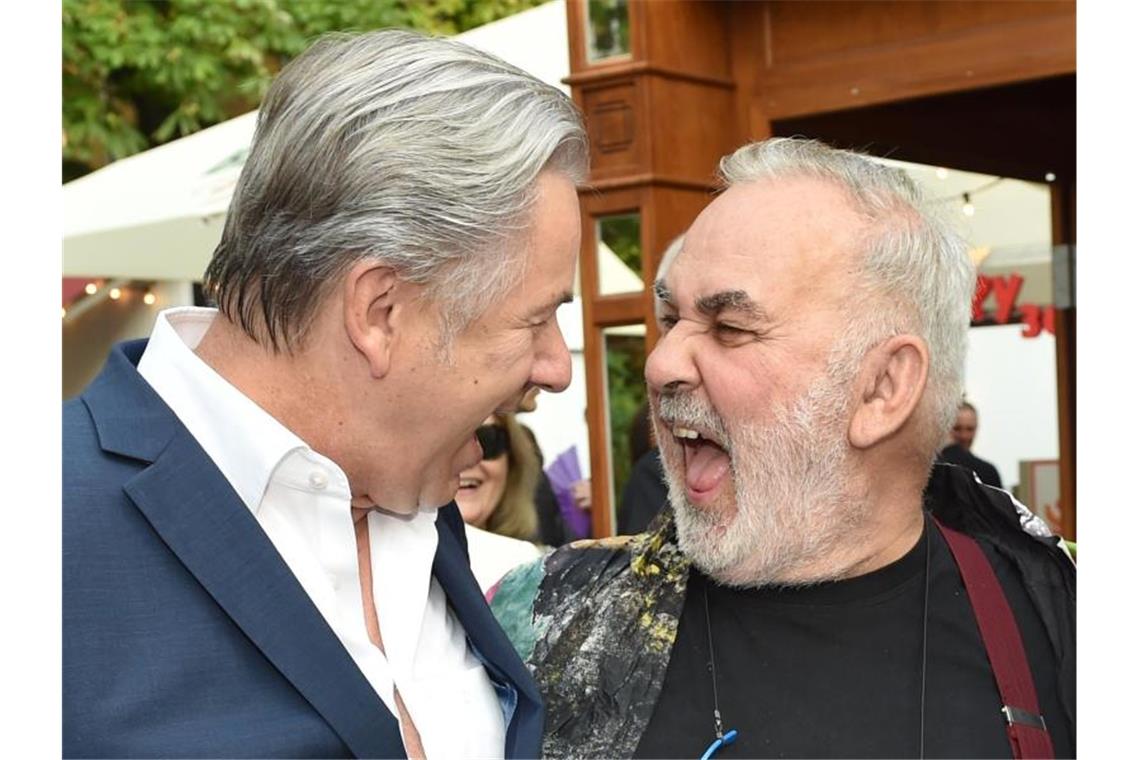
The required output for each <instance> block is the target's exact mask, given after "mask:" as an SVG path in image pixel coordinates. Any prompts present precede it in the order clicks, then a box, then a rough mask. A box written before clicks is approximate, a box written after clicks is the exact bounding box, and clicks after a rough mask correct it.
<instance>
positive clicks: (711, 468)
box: [672, 424, 731, 503]
mask: <svg viewBox="0 0 1140 760" xmlns="http://www.w3.org/2000/svg"><path fill="white" fill-rule="evenodd" d="M672 432H673V437H674V439H676V441H677V443H678V444H680V445H681V448H682V450H683V451H684V455H685V486H686V489H687V490H688V492H689V498H690V499H691V500H692V501H695V502H698V503H700V502H707V501H710V500H711V499H713V498H714V497H715V496H716V495H717V493H718V492H719V490H720V487H721V486H722V485H723V483H724V481H725V479H726V477H727V476H728V474H729V470H730V464H731V459H730V458H729V455H728V452H727V451H726V450H725V449H724V447H723V446H722V445H721V443H720V442H718V441H717V440H714V439H713V438H711V437H710V436H709V435H708V434H707V433H706V432H704V431H700V430H697V429H695V428H691V427H686V426H684V425H679V424H675V425H674V426H673V428H672Z"/></svg>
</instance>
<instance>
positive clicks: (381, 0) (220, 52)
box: [63, 0, 543, 181]
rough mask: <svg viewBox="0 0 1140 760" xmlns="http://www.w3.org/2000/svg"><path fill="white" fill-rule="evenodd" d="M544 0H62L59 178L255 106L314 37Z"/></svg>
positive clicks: (501, 10)
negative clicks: (61, 165) (325, 33)
mask: <svg viewBox="0 0 1140 760" xmlns="http://www.w3.org/2000/svg"><path fill="white" fill-rule="evenodd" d="M541 2H543V0H155V1H154V2H141V1H137V0H136V1H134V2H131V1H129V0H63V128H64V135H63V138H64V148H63V178H64V181H67V180H69V179H74V178H75V177H78V176H81V175H83V174H86V173H87V172H90V171H93V170H94V169H98V168H99V167H101V166H103V165H105V164H107V163H109V162H111V161H114V160H116V159H119V158H123V157H125V156H129V155H131V154H132V153H137V152H139V151H142V150H146V149H147V148H150V147H153V146H155V145H159V144H161V143H164V142H166V141H168V140H172V139H175V138H177V137H182V136H184V135H188V134H190V133H191V132H194V131H197V130H199V129H202V128H203V127H208V126H210V125H212V124H216V123H218V122H220V121H223V120H225V119H228V118H231V117H233V116H237V115H240V114H242V113H245V112H247V111H250V110H252V109H254V108H256V107H257V104H258V103H259V102H260V101H261V97H262V96H263V95H264V94H265V90H266V88H267V87H268V86H269V81H270V80H271V79H272V77H273V75H274V73H276V72H277V71H278V70H279V69H280V68H281V66H282V65H284V63H285V62H286V61H288V60H289V59H290V58H292V57H293V56H295V55H297V54H298V53H300V52H301V51H302V50H304V49H305V48H306V47H307V46H308V44H309V43H310V42H311V41H312V40H313V39H314V38H315V37H317V36H319V35H320V34H322V33H324V32H327V31H332V30H341V31H363V30H368V29H377V28H381V27H392V26H399V27H410V28H413V29H420V30H422V31H426V32H430V33H433V34H455V33H458V32H462V31H465V30H467V29H470V28H472V27H476V26H479V25H481V24H485V23H487V22H489V21H494V20H495V19H498V18H502V17H504V16H508V15H510V14H512V13H516V12H518V11H521V10H525V9H526V8H530V7H532V6H535V5H539V4H540V3H541Z"/></svg>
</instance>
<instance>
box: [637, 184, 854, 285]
mask: <svg viewBox="0 0 1140 760" xmlns="http://www.w3.org/2000/svg"><path fill="white" fill-rule="evenodd" d="M864 230H865V221H864V220H863V219H862V218H861V217H859V216H858V215H857V214H856V213H855V211H854V210H853V209H852V208H851V207H850V204H849V203H848V201H847V199H846V197H845V196H844V195H843V193H842V191H840V190H839V189H838V188H835V187H832V186H831V185H829V184H827V183H824V182H821V181H817V180H807V179H799V178H795V179H787V180H780V181H775V180H767V181H764V182H755V183H747V184H744V185H736V186H733V187H731V188H729V189H728V190H727V191H726V192H725V193H724V194H722V195H721V196H719V197H718V198H716V199H715V200H714V201H713V202H712V203H710V204H709V206H708V207H706V208H705V210H704V211H702V212H701V214H700V216H698V217H697V219H696V221H694V222H693V225H692V227H691V228H690V229H689V231H688V232H687V233H686V234H685V240H684V244H683V246H682V248H681V250H680V252H679V253H678V254H677V255H676V257H675V258H674V259H673V260H672V261H667V262H663V264H664V265H665V266H662V268H661V271H659V273H658V282H659V284H660V286H661V287H659V288H658V293H659V295H660V294H668V295H670V296H671V297H672V299H673V301H672V302H674V303H676V302H677V300H680V301H686V302H693V301H696V300H698V299H700V298H703V297H706V296H708V295H710V294H715V293H721V292H730V291H741V292H743V293H745V294H747V295H748V296H749V297H751V298H753V299H756V300H760V299H763V300H764V301H768V302H779V301H784V300H787V299H808V300H809V301H810V300H813V299H814V300H818V299H819V298H829V297H833V296H835V295H837V293H838V292H839V291H841V290H842V289H843V288H846V287H849V275H850V274H851V273H852V271H853V269H854V266H855V263H856V257H855V252H856V251H857V250H858V249H859V244H860V241H861V239H862V234H863V232H864Z"/></svg>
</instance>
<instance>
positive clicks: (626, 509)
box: [617, 401, 669, 536]
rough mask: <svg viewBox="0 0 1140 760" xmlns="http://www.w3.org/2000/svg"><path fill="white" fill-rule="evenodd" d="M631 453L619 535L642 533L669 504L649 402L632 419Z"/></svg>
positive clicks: (620, 510) (620, 508)
mask: <svg viewBox="0 0 1140 760" xmlns="http://www.w3.org/2000/svg"><path fill="white" fill-rule="evenodd" d="M629 451H630V458H631V459H632V460H633V467H632V468H631V469H630V472H629V480H627V481H626V483H625V488H623V489H622V492H621V506H620V507H619V509H618V515H617V533H618V535H623V536H629V535H633V534H634V533H641V532H642V531H644V530H645V529H646V528H648V527H649V524H650V523H651V522H652V521H653V518H655V517H657V515H658V514H659V513H660V512H661V509H662V508H663V507H664V506H665V503H666V502H667V501H668V498H669V493H668V491H667V490H666V487H665V471H664V470H663V469H662V468H661V453H660V452H659V451H658V449H657V441H656V439H655V438H654V436H653V427H652V424H651V422H650V420H649V402H648V401H646V402H645V403H643V404H642V405H641V408H640V409H638V410H637V414H635V415H634V417H633V422H632V424H631V425H630V431H629Z"/></svg>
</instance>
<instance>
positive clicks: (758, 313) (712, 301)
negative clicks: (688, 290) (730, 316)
mask: <svg viewBox="0 0 1140 760" xmlns="http://www.w3.org/2000/svg"><path fill="white" fill-rule="evenodd" d="M697 311H699V312H700V313H702V314H704V315H705V316H708V317H715V316H717V315H718V314H720V313H721V312H723V311H735V312H740V313H741V314H744V315H745V316H746V317H749V318H750V319H754V320H756V321H759V322H769V321H771V320H770V319H769V318H768V313H767V312H766V311H764V308H763V307H762V306H760V304H758V303H756V302H755V301H754V300H752V297H751V296H749V295H748V293H746V292H744V291H743V290H721V291H719V292H716V293H712V294H710V295H707V296H701V297H700V298H698V299H697Z"/></svg>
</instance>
